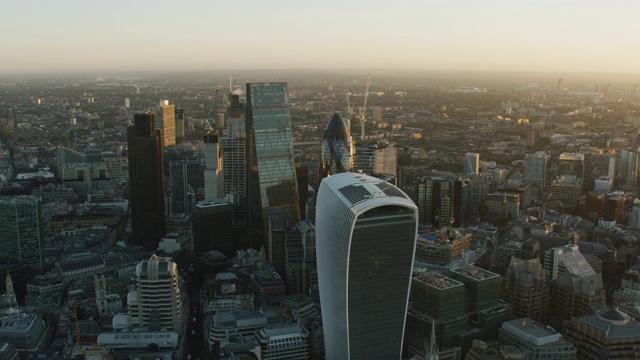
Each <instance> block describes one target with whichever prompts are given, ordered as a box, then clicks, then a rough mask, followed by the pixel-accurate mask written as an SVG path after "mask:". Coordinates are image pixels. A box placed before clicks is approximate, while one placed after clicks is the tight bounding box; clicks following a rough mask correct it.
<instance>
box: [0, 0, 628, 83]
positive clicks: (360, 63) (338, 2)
mask: <svg viewBox="0 0 640 360" xmlns="http://www.w3.org/2000/svg"><path fill="white" fill-rule="evenodd" d="M0 9H2V11H1V13H2V14H3V16H2V21H0V49H2V51H1V52H0V73H4V74H6V73H43V72H74V71H78V72H87V71H89V72H118V71H158V70H160V71H172V70H227V69H403V70H456V71H458V70H459V71H533V72H585V73H592V72H597V73H634V74H635V73H640V44H639V43H638V36H640V35H639V34H640V21H638V19H637V17H638V14H640V2H636V1H619V0H606V1H605V0H601V1H593V0H551V1H549V0H538V1H529V0H439V1H431V0H393V1H391V0H387V1H383V0H351V1H350V0H322V1H310V0H297V1H293V0H292V1H287V0H242V1H233V0H225V1H220V0H202V1H196V0H181V1H165V0H128V1H124V0H55V1H53V0H3V1H2V2H0Z"/></svg>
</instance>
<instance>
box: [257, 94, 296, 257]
mask: <svg viewBox="0 0 640 360" xmlns="http://www.w3.org/2000/svg"><path fill="white" fill-rule="evenodd" d="M246 129H247V142H246V144H247V148H246V156H247V174H248V178H247V182H248V183H247V185H248V199H249V212H250V216H249V228H250V232H251V241H252V246H253V247H254V248H256V249H259V248H261V247H262V246H263V245H267V244H266V240H267V239H268V238H269V236H270V234H269V233H270V227H269V215H270V212H271V211H272V210H273V209H278V210H279V211H281V212H282V214H283V216H284V218H285V220H286V221H287V223H288V224H290V225H293V224H296V223H297V222H299V221H300V207H299V204H298V186H297V182H296V165H295V162H294V153H293V142H292V138H291V116H290V113H289V96H288V93H287V84H286V83H256V84H247V106H246ZM269 251H271V249H267V252H269Z"/></svg>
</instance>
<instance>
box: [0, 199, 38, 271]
mask: <svg viewBox="0 0 640 360" xmlns="http://www.w3.org/2000/svg"><path fill="white" fill-rule="evenodd" d="M40 214H41V213H40V200H39V199H38V198H36V197H27V196H14V197H0V229H2V231H0V250H1V251H0V260H2V261H3V262H11V261H20V262H22V263H23V264H25V265H26V266H28V267H29V270H30V271H32V272H40V271H42V266H43V263H44V258H43V255H42V233H41V223H40Z"/></svg>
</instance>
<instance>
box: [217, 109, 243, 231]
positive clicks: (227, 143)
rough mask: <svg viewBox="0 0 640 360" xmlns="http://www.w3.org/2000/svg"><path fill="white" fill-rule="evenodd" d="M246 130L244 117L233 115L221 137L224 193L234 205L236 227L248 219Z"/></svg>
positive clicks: (241, 225)
mask: <svg viewBox="0 0 640 360" xmlns="http://www.w3.org/2000/svg"><path fill="white" fill-rule="evenodd" d="M232 104H233V97H232ZM245 131H246V129H245V121H244V118H239V117H232V118H230V119H228V120H227V131H226V132H225V134H224V135H223V136H222V137H220V149H222V179H223V180H222V181H223V194H224V196H225V197H227V198H228V199H230V200H229V201H230V202H231V205H232V206H233V223H234V225H235V226H236V227H244V226H246V225H247V221H248V219H247V181H246V179H247V173H246V171H247V169H246V166H245V164H246V162H247V158H246V155H245V154H246V152H245Z"/></svg>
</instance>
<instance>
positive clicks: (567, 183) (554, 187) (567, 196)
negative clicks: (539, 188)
mask: <svg viewBox="0 0 640 360" xmlns="http://www.w3.org/2000/svg"><path fill="white" fill-rule="evenodd" d="M550 190H551V198H550V199H551V200H554V201H555V202H556V205H557V206H558V207H559V208H562V209H569V210H572V209H575V207H576V206H577V205H578V200H579V199H580V193H581V192H582V180H581V179H580V178H577V177H576V176H574V175H565V176H561V177H560V178H558V179H555V180H553V181H552V182H551V188H550Z"/></svg>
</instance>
